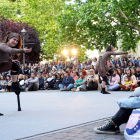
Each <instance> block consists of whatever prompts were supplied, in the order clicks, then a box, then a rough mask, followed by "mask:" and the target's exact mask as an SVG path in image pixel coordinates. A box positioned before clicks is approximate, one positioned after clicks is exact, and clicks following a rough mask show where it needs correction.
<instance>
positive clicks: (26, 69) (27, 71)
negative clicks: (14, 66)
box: [22, 64, 30, 75]
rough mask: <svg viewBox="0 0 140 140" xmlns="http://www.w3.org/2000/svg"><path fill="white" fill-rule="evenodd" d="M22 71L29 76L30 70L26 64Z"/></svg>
mask: <svg viewBox="0 0 140 140" xmlns="http://www.w3.org/2000/svg"><path fill="white" fill-rule="evenodd" d="M22 71H23V74H25V75H30V68H29V67H28V65H27V64H25V68H24V67H23V69H22Z"/></svg>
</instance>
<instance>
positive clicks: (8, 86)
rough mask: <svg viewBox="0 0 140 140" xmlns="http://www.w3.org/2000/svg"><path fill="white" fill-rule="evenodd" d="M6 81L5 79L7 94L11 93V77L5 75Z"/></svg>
mask: <svg viewBox="0 0 140 140" xmlns="http://www.w3.org/2000/svg"><path fill="white" fill-rule="evenodd" d="M6 79H7V82H8V84H7V92H9V91H11V86H12V81H11V75H7V77H6Z"/></svg>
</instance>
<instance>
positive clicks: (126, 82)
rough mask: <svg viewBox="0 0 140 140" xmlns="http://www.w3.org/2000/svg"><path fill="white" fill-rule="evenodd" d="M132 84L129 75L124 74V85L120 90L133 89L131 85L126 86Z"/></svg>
mask: <svg viewBox="0 0 140 140" xmlns="http://www.w3.org/2000/svg"><path fill="white" fill-rule="evenodd" d="M131 84H132V81H131V80H130V76H125V77H124V85H125V86H124V87H122V88H121V90H125V91H128V90H129V89H133V86H130V87H128V86H129V85H131Z"/></svg>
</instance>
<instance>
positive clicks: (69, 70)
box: [66, 67, 72, 75]
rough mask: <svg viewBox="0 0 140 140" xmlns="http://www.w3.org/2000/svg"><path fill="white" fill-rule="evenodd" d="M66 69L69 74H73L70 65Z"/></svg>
mask: <svg viewBox="0 0 140 140" xmlns="http://www.w3.org/2000/svg"><path fill="white" fill-rule="evenodd" d="M66 71H67V72H68V73H69V75H71V73H72V70H71V69H70V68H69V67H67V69H66Z"/></svg>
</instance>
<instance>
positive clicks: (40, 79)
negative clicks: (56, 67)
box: [37, 73, 44, 90]
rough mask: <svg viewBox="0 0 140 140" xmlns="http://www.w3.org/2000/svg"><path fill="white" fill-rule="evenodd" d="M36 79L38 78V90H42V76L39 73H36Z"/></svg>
mask: <svg viewBox="0 0 140 140" xmlns="http://www.w3.org/2000/svg"><path fill="white" fill-rule="evenodd" d="M37 76H38V80H39V90H44V78H43V77H42V74H41V73H38V75H37Z"/></svg>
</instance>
